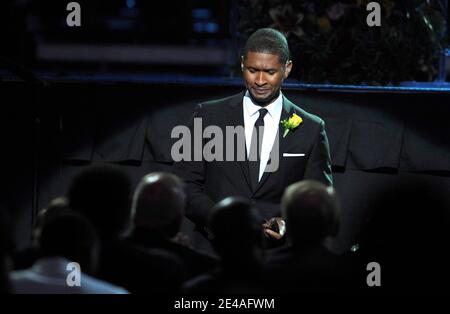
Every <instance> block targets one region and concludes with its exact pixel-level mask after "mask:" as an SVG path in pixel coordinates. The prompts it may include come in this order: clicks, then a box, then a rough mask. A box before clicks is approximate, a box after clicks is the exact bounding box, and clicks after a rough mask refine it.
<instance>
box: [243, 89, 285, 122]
mask: <svg viewBox="0 0 450 314" xmlns="http://www.w3.org/2000/svg"><path fill="white" fill-rule="evenodd" d="M282 107H283V94H282V93H281V91H280V95H278V97H277V98H276V99H275V100H274V101H273V102H272V103H271V104H270V105H267V106H265V107H261V106H258V105H255V104H254V103H253V101H252V99H251V98H250V94H249V92H248V90H247V91H246V92H245V95H244V108H245V110H246V111H247V114H248V115H249V116H250V117H252V116H253V115H255V114H257V112H258V110H259V109H261V108H266V109H267V111H268V114H269V116H270V117H272V118H275V117H276V116H277V113H280V112H281V108H282Z"/></svg>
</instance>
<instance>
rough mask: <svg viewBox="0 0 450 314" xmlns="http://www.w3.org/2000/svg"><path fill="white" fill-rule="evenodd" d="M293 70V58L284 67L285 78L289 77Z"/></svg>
mask: <svg viewBox="0 0 450 314" xmlns="http://www.w3.org/2000/svg"><path fill="white" fill-rule="evenodd" d="M291 70H292V60H288V61H286V65H285V67H284V78H285V79H287V78H288V76H289V74H290V73H291Z"/></svg>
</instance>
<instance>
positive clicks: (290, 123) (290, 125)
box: [280, 113, 303, 138]
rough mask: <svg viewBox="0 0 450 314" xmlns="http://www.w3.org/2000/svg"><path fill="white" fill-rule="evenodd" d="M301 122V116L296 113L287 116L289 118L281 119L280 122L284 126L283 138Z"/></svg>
mask: <svg viewBox="0 0 450 314" xmlns="http://www.w3.org/2000/svg"><path fill="white" fill-rule="evenodd" d="M302 122H303V120H302V118H300V116H299V115H297V114H296V113H293V114H292V116H290V117H289V119H284V120H282V121H281V122H280V123H281V125H282V126H283V128H284V133H283V138H284V137H286V135H287V134H288V133H289V131H290V130H293V129H295V128H296V127H298V126H299V125H300V123H302Z"/></svg>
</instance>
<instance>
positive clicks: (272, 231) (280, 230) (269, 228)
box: [262, 217, 286, 240]
mask: <svg viewBox="0 0 450 314" xmlns="http://www.w3.org/2000/svg"><path fill="white" fill-rule="evenodd" d="M262 226H263V230H264V234H265V235H266V236H267V237H268V238H270V239H275V240H281V239H282V238H283V236H284V234H285V233H286V223H285V222H284V220H283V219H281V218H280V217H273V218H270V219H269V220H268V221H266V222H265V223H263V225H262Z"/></svg>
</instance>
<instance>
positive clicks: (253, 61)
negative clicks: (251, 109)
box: [241, 52, 292, 106]
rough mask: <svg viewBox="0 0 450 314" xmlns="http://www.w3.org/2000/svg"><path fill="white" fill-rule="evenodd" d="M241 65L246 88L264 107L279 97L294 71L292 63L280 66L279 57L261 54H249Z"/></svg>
mask: <svg viewBox="0 0 450 314" xmlns="http://www.w3.org/2000/svg"><path fill="white" fill-rule="evenodd" d="M241 65H242V73H243V77H244V81H245V86H246V87H247V89H248V91H249V93H250V94H251V96H252V98H253V99H254V100H255V101H256V102H257V103H259V104H261V105H263V106H265V105H268V104H270V102H271V101H272V100H273V99H274V98H275V97H276V96H277V95H278V92H279V91H280V87H281V84H282V83H283V80H284V79H285V78H287V77H288V76H289V73H290V72H291V69H292V62H291V61H288V62H287V63H286V64H280V60H279V56H278V55H274V54H270V53H260V52H248V53H247V57H246V58H245V59H244V58H243V60H242V64H241Z"/></svg>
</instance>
